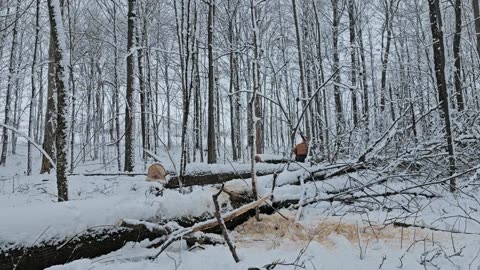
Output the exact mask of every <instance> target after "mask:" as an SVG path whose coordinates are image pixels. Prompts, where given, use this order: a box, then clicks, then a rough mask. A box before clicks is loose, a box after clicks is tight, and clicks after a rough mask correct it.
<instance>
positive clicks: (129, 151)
mask: <svg viewBox="0 0 480 270" xmlns="http://www.w3.org/2000/svg"><path fill="white" fill-rule="evenodd" d="M135 5H136V0H129V1H128V33H127V53H128V56H127V93H126V96H125V99H126V106H125V169H124V170H125V171H126V172H131V171H133V167H134V162H135V152H134V149H133V126H134V123H135V117H134V113H133V111H134V107H133V105H134V104H133V101H134V97H133V93H134V89H133V81H134V78H135V76H134V75H135V74H134V69H135V63H134V57H133V55H134V52H133V51H132V50H133V45H134V44H133V41H134V40H133V39H134V32H135V21H136V14H135Z"/></svg>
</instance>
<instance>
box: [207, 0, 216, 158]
mask: <svg viewBox="0 0 480 270" xmlns="http://www.w3.org/2000/svg"><path fill="white" fill-rule="evenodd" d="M214 23H215V0H209V2H208V41H207V42H208V130H207V133H208V134H207V140H208V141H207V145H208V158H207V161H208V163H215V162H217V154H216V153H217V152H216V148H217V145H216V141H215V140H216V138H215V135H216V134H215V96H216V95H215V74H214V72H215V68H214V59H213V46H214V44H213V31H214Z"/></svg>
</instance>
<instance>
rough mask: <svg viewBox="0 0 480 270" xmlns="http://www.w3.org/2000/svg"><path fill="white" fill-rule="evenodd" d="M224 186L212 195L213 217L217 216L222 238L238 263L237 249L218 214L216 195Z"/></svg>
mask: <svg viewBox="0 0 480 270" xmlns="http://www.w3.org/2000/svg"><path fill="white" fill-rule="evenodd" d="M224 187H225V185H222V188H221V189H220V190H219V191H218V193H216V194H214V195H213V196H212V198H213V204H214V205H215V218H217V222H218V224H219V225H220V228H221V229H222V234H223V238H225V242H227V245H228V248H229V249H230V252H231V253H232V256H233V259H234V260H235V262H237V263H238V262H239V261H240V259H239V258H238V255H237V251H236V250H235V245H234V244H233V243H232V239H231V238H230V235H229V234H228V230H227V226H225V221H224V220H223V218H222V215H221V214H220V205H218V196H219V195H220V193H222V191H223V188H224Z"/></svg>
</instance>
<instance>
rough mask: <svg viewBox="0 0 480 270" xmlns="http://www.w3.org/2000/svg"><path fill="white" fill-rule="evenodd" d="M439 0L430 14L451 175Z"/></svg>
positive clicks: (452, 165) (452, 186)
mask: <svg viewBox="0 0 480 270" xmlns="http://www.w3.org/2000/svg"><path fill="white" fill-rule="evenodd" d="M438 1H439V0H428V6H429V14H430V16H429V17H430V27H431V31H432V38H433V44H432V47H433V58H434V63H435V77H436V79H437V90H438V97H439V100H440V105H441V112H440V114H441V115H442V117H443V119H444V120H445V133H446V140H447V148H448V155H449V163H450V164H449V169H450V175H453V174H454V173H455V156H454V151H453V137H452V130H451V123H450V112H449V105H448V92H447V84H446V80H445V46H444V44H443V42H444V41H443V31H442V28H441V27H439V25H440V24H439V22H440V21H441V18H439V16H440V10H439V5H440V3H439V2H438ZM455 190H456V181H455V178H452V179H451V180H450V191H451V192H454V191H455Z"/></svg>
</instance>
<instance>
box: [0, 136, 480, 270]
mask: <svg viewBox="0 0 480 270" xmlns="http://www.w3.org/2000/svg"><path fill="white" fill-rule="evenodd" d="M24 148H26V146H25V145H24V144H21V145H20V147H19V153H20V154H19V155H17V156H13V157H11V158H10V159H9V162H8V163H7V167H6V168H5V169H2V171H1V176H0V205H1V209H0V213H1V214H0V250H5V249H8V248H12V247H19V246H32V245H40V244H41V243H42V241H50V242H62V241H65V240H68V239H71V238H72V237H74V236H75V235H77V234H80V233H82V232H84V231H85V230H87V229H89V228H106V229H114V228H115V227H114V226H115V225H116V224H117V223H118V222H119V221H120V220H122V219H127V220H129V221H131V222H135V221H136V220H142V221H150V222H155V221H157V220H160V219H161V220H163V221H169V220H172V219H175V218H176V217H181V216H186V215H192V216H199V215H202V214H204V213H203V211H204V209H207V213H209V214H212V213H213V209H214V206H213V201H212V197H211V196H212V194H213V193H214V192H215V191H216V190H217V189H216V188H215V187H202V188H194V189H193V191H192V192H191V193H189V194H181V193H179V192H178V191H177V190H168V189H167V190H164V191H163V196H159V197H156V196H155V195H153V194H151V193H150V189H151V188H155V187H159V186H158V185H157V184H156V183H149V182H146V181H145V176H142V175H140V176H134V177H131V176H83V175H75V176H69V191H70V195H71V196H70V197H71V201H69V202H62V203H57V202H56V197H55V194H56V183H55V175H38V174H36V175H33V176H23V174H24V172H23V171H22V170H24V169H25V168H23V166H24V164H23V162H22V161H23V160H24V158H25V156H24V155H23V154H22V153H23V152H22V151H24V150H25V149H24ZM39 157H40V155H39V153H38V151H36V152H34V158H33V161H34V164H33V165H34V168H36V166H37V167H38V166H39V163H40V161H41V160H40V158H39ZM161 158H162V159H163V158H165V155H163V156H162V155H161ZM177 159H178V157H177V156H174V162H175V161H176V160H177ZM137 160H140V159H137ZM165 160H167V159H165ZM348 162H349V161H345V163H348ZM256 165H257V167H258V168H259V170H262V169H272V168H273V169H277V168H278V171H279V174H278V176H277V179H276V187H275V189H274V192H273V199H272V201H273V202H274V203H275V202H282V201H285V200H298V199H299V198H304V200H305V201H308V200H312V199H319V198H324V199H325V198H338V196H339V195H338V194H334V193H332V192H338V191H341V190H346V189H356V192H354V193H353V194H349V193H344V194H343V195H342V196H347V197H348V196H350V195H354V196H364V195H365V194H377V193H381V192H385V191H391V192H393V191H399V190H404V189H406V188H409V187H411V186H412V183H418V181H420V180H419V179H417V178H416V177H415V175H409V174H407V173H404V174H398V175H396V177H390V178H389V177H385V176H384V175H382V174H379V173H378V172H373V171H360V172H356V173H351V174H347V175H342V176H338V177H333V178H328V179H326V180H323V181H317V182H305V183H304V184H303V187H302V185H300V184H299V179H301V178H304V177H308V176H309V175H310V173H308V172H306V171H305V170H298V169H300V168H301V167H300V166H299V165H296V164H289V165H287V164H277V165H272V164H260V163H259V164H256ZM103 166H104V165H103V164H95V163H93V162H90V161H88V160H87V162H86V163H85V165H83V166H82V167H79V168H77V172H86V171H87V170H89V171H112V170H113V169H112V168H113V167H114V166H115V165H112V168H110V167H108V168H105V167H103ZM165 166H166V167H167V168H172V164H170V163H166V164H165ZM303 166H304V167H305V169H306V170H308V171H309V172H316V171H318V173H319V174H323V173H331V172H334V171H335V170H337V169H338V166H339V165H335V166H332V165H327V164H319V165H315V166H313V167H310V166H309V165H308V164H304V165H303ZM142 167H143V165H142V164H136V168H137V172H141V170H142ZM232 168H235V169H236V170H238V171H248V170H249V169H250V164H239V163H231V164H230V163H229V164H214V165H207V164H201V163H193V164H190V165H189V166H187V171H188V172H189V173H206V172H217V173H219V172H228V171H231V170H232ZM470 170H472V173H471V174H469V175H468V176H466V177H465V181H468V183H474V181H475V180H476V177H477V176H476V175H475V172H476V171H477V168H475V167H472V168H470ZM477 173H478V172H477ZM405 178H407V179H408V181H398V180H399V179H405ZM384 181H386V182H384ZM272 183H273V177H272V175H266V176H260V177H258V192H259V196H260V197H263V196H264V195H266V194H269V193H270V192H271V191H272ZM379 183H382V184H379ZM460 183H461V182H460ZM292 184H294V185H292ZM374 184H375V185H374ZM387 184H388V185H387ZM365 186H367V187H368V188H363V189H362V188H361V187H365ZM225 188H226V189H230V190H233V189H238V190H239V191H242V190H243V191H245V190H250V189H251V179H236V180H232V181H229V182H228V183H227V185H226V187H225ZM447 189H448V185H445V186H441V185H435V186H431V187H429V191H430V193H429V192H426V191H425V190H422V189H420V188H417V189H411V190H409V191H412V192H418V193H426V194H435V195H437V196H438V197H437V198H433V199H429V198H425V197H421V196H418V197H405V196H403V195H395V196H391V197H389V198H388V199H386V198H381V197H379V198H378V200H381V201H383V204H382V205H381V206H382V207H385V209H390V210H388V211H387V210H385V209H384V208H382V207H380V206H375V205H371V204H368V202H357V203H354V204H344V203H341V202H338V201H329V200H325V201H320V202H318V203H313V204H308V205H305V206H304V207H303V209H302V213H301V215H300V214H299V212H297V210H296V209H295V208H292V209H290V210H281V213H282V215H284V216H287V217H288V218H289V221H282V220H283V218H282V217H281V216H280V215H278V214H273V215H272V216H268V217H267V216H265V217H263V220H262V221H261V222H258V223H255V222H256V221H249V222H253V223H252V224H250V225H248V224H244V225H240V226H238V227H237V228H236V230H235V231H233V232H232V233H231V236H232V238H233V239H234V241H235V245H236V247H237V253H238V254H239V256H240V260H241V261H240V262H239V263H238V264H236V263H235V262H234V260H233V258H232V257H231V254H230V251H229V250H228V247H227V246H226V245H225V246H223V245H217V246H206V247H204V248H205V249H203V250H202V249H199V248H196V249H193V250H190V251H189V250H188V249H187V246H186V244H185V243H184V242H182V241H177V242H175V243H174V244H172V245H171V246H170V247H168V248H167V250H166V251H165V252H164V253H162V254H161V255H160V256H159V257H158V258H157V259H156V260H155V261H151V260H150V259H149V257H151V256H153V255H155V254H156V253H157V252H158V249H148V248H147V246H149V245H150V244H151V243H152V242H150V241H148V240H145V241H142V242H141V243H127V244H126V245H125V246H124V247H123V248H122V249H120V250H117V251H114V252H112V253H110V254H106V255H104V256H101V257H97V258H93V259H81V260H76V261H73V262H70V263H67V264H65V265H57V266H52V267H50V268H49V269H54V270H76V269H82V270H83V269H101V270H103V269H120V270H122V269H147V270H149V269H242V270H244V269H248V268H249V267H258V268H262V267H263V266H265V265H267V264H271V263H273V262H283V263H286V264H290V263H293V262H295V261H296V260H297V257H298V256H299V254H300V253H301V251H302V250H304V249H305V253H303V255H301V256H300V258H299V259H298V260H297V263H298V264H303V263H304V266H305V269H379V266H380V265H382V267H381V269H398V268H399V267H401V268H402V269H424V267H423V265H422V264H421V263H422V261H423V262H424V263H425V264H426V266H427V269H432V268H435V267H434V266H433V265H438V266H441V268H442V269H468V268H471V269H476V268H477V267H478V266H479V265H480V259H478V256H477V253H478V243H479V242H480V223H479V222H478V221H479V220H480V213H479V211H478V208H479V203H478V202H477V200H476V198H475V197H472V196H467V195H466V194H477V193H478V191H477V190H476V186H475V185H471V187H467V186H466V187H465V188H464V191H465V194H463V193H460V194H456V195H451V194H450V193H449V192H448V191H447ZM226 196H227V195H225V194H222V195H221V196H220V198H219V199H220V204H223V203H225V202H226V199H227V198H226ZM363 206H367V207H369V206H370V207H372V208H371V209H370V210H369V211H365V209H366V208H363ZM402 206H403V207H407V206H408V208H409V209H410V210H411V211H414V212H413V213H410V212H406V211H404V210H403V209H402V208H401V207H402ZM227 208H229V209H231V207H230V206H229V205H228V204H227ZM296 217H297V218H296ZM269 219H272V220H270V221H269ZM295 221H298V222H295ZM394 221H400V222H403V223H406V224H412V225H417V226H422V227H426V228H431V229H435V230H437V231H434V230H431V229H422V228H418V227H410V228H404V229H401V228H399V227H393V226H392V225H388V224H391V223H392V222H394ZM282 222H285V224H284V225H277V223H278V224H282ZM357 223H358V224H359V227H361V228H360V229H357V225H356V224H357ZM147 224H148V223H147ZM171 224H172V226H175V225H174V224H173V223H171ZM371 224H372V226H376V224H378V225H379V226H380V227H382V228H383V229H382V230H379V231H378V235H377V236H378V239H377V238H376V236H373V235H372V234H371V233H369V232H368V228H369V226H370V225H371ZM249 226H250V227H249ZM282 226H283V227H282ZM337 226H341V227H342V228H344V229H341V230H338V231H337V230H336V229H335V228H336V227H337ZM151 227H152V228H153V227H154V225H151ZM278 228H283V229H278ZM438 230H440V231H438ZM442 230H443V231H442ZM358 231H360V235H359V233H358ZM450 231H452V233H451V232H450ZM312 233H314V234H312ZM311 235H315V237H316V238H315V239H314V240H312V241H309V238H308V237H309V236H311ZM432 235H433V238H434V240H433V241H432V239H431V238H432ZM358 239H361V244H360V245H359V243H358ZM452 241H453V243H454V245H452ZM360 246H361V247H362V249H363V256H364V258H363V259H360ZM462 248H463V249H462ZM460 251H461V256H458V253H459V252H460ZM435 254H439V255H435ZM455 254H457V255H455ZM384 258H385V259H384ZM428 261H430V262H428ZM382 262H383V264H382ZM470 264H471V265H470ZM275 269H294V267H293V266H291V265H290V266H280V265H279V266H277V267H276V268H275ZM297 269H299V268H297Z"/></svg>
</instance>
